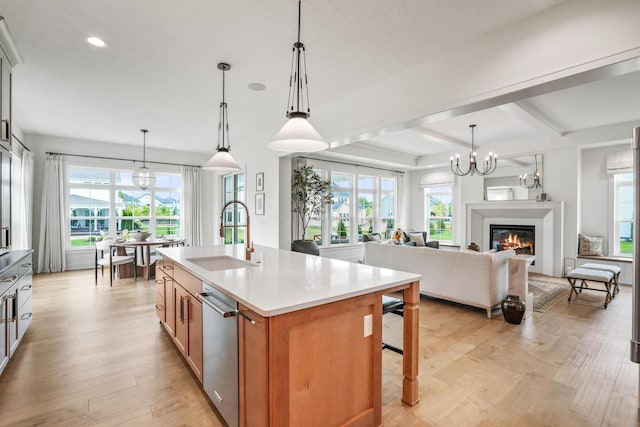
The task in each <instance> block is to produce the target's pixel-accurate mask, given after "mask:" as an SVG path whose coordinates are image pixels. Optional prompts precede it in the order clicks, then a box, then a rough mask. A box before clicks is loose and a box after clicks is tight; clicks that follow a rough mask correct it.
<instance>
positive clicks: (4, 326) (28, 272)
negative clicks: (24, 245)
mask: <svg viewBox="0 0 640 427" xmlns="http://www.w3.org/2000/svg"><path fill="white" fill-rule="evenodd" d="M31 253H32V251H30V250H29V251H26V250H22V251H12V252H7V253H5V254H2V255H1V257H0V266H1V268H2V273H1V274H0V373H2V370H3V369H4V367H5V365H6V364H7V363H8V361H9V359H10V358H11V357H12V356H13V354H14V353H15V352H16V350H17V348H18V346H19V345H20V343H21V342H22V339H23V337H24V334H25V332H26V331H27V328H28V327H29V325H30V324H31V319H32V317H33V309H32V306H33V304H32V297H31V283H32V276H33V272H32V269H31Z"/></svg>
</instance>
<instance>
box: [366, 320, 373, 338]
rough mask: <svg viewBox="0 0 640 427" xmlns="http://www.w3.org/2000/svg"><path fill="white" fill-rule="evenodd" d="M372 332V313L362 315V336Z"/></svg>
mask: <svg viewBox="0 0 640 427" xmlns="http://www.w3.org/2000/svg"><path fill="white" fill-rule="evenodd" d="M372 334H373V315H371V314H367V315H366V316H364V336H365V338H366V337H368V336H370V335H372Z"/></svg>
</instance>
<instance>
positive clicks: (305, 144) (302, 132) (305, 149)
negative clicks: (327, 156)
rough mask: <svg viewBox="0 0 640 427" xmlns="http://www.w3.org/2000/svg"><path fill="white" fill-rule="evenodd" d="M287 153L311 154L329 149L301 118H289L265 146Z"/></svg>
mask: <svg viewBox="0 0 640 427" xmlns="http://www.w3.org/2000/svg"><path fill="white" fill-rule="evenodd" d="M267 147H269V148H270V149H272V150H276V151H286V152H288V153H311V152H314V151H320V150H324V149H326V148H328V147H329V144H327V143H326V142H325V141H324V140H323V139H322V137H321V136H320V134H319V133H318V132H317V131H316V130H315V129H314V128H313V126H311V123H309V121H308V120H307V119H305V118H303V117H291V118H290V119H289V121H287V123H285V125H284V126H283V127H282V129H280V131H279V132H278V133H277V134H276V135H275V136H274V137H273V140H272V141H271V142H270V143H269V144H268V145H267Z"/></svg>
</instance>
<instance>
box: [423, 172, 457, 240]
mask: <svg viewBox="0 0 640 427" xmlns="http://www.w3.org/2000/svg"><path fill="white" fill-rule="evenodd" d="M444 187H448V188H449V191H448V192H442V191H439V192H436V193H435V195H442V194H448V195H449V196H450V197H451V203H450V208H449V211H450V215H449V216H437V215H435V216H431V206H430V203H429V197H430V195H432V190H433V189H435V188H444ZM423 190H424V227H425V230H426V232H427V238H428V239H429V240H437V241H438V242H441V243H453V242H454V241H455V232H456V230H455V227H454V208H455V184H454V183H453V182H444V183H439V184H427V185H425V186H424V188H423ZM439 219H442V220H445V219H448V220H449V224H450V225H451V239H450V240H445V239H437V238H435V237H434V236H432V235H431V221H432V220H439Z"/></svg>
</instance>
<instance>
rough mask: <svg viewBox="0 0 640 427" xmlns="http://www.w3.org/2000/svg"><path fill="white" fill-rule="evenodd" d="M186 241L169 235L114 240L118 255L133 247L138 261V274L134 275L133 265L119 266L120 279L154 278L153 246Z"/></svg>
mask: <svg viewBox="0 0 640 427" xmlns="http://www.w3.org/2000/svg"><path fill="white" fill-rule="evenodd" d="M184 242H185V239H180V238H167V237H149V238H148V239H145V240H136V239H133V238H129V239H125V240H124V241H117V240H116V241H113V242H112V243H111V246H112V247H114V248H116V253H117V254H118V255H127V249H131V248H133V253H134V255H133V256H134V259H135V261H136V262H135V265H136V268H138V269H139V270H138V274H136V275H134V272H133V266H127V265H122V266H120V268H119V271H118V277H119V278H120V279H125V278H129V277H134V276H135V277H136V278H137V277H144V278H145V279H146V280H150V279H152V278H153V277H152V276H153V267H154V265H155V259H153V257H152V255H151V248H153V247H170V246H184ZM127 267H129V268H127ZM140 270H142V271H140ZM140 273H142V274H140Z"/></svg>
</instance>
